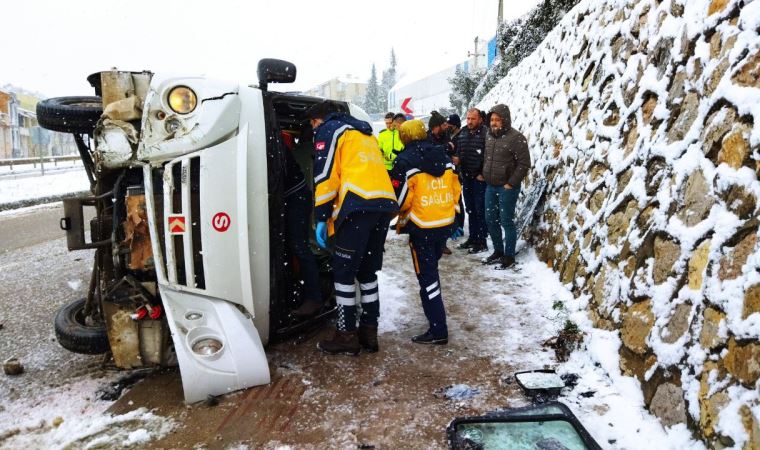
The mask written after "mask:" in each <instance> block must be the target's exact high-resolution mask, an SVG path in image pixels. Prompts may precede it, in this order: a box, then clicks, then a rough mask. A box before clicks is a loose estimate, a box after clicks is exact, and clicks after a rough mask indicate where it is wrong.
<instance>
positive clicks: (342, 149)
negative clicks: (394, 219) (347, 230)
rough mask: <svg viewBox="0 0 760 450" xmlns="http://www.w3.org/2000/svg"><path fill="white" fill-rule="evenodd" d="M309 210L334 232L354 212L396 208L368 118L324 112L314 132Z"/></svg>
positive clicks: (395, 209)
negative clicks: (364, 119)
mask: <svg viewBox="0 0 760 450" xmlns="http://www.w3.org/2000/svg"><path fill="white" fill-rule="evenodd" d="M314 148H315V153H314V154H315V158H314V186H315V187H314V203H315V209H314V215H315V218H316V220H317V221H318V222H327V223H328V231H329V233H330V234H333V233H334V232H335V230H336V229H337V228H338V227H340V224H341V223H342V221H343V219H345V218H346V217H347V216H348V215H349V214H351V213H353V212H357V211H384V212H388V213H395V212H397V211H398V204H397V203H396V195H395V194H394V193H393V186H392V185H391V180H390V177H389V176H388V171H387V170H386V169H385V165H384V163H383V157H382V154H381V153H380V150H379V148H378V145H377V140H376V139H375V137H374V136H373V135H372V128H371V127H370V125H369V124H368V123H367V122H363V121H361V120H358V119H355V118H354V117H351V116H349V115H346V114H329V115H328V116H327V117H325V121H324V123H322V125H320V126H319V127H317V129H316V133H315V136H314Z"/></svg>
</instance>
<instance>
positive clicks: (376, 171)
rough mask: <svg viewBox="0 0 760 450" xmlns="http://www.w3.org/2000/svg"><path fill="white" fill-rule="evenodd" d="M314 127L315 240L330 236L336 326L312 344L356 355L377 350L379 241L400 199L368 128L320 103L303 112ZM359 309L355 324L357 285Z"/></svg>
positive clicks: (323, 244) (323, 240) (324, 240)
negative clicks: (331, 236) (397, 198)
mask: <svg viewBox="0 0 760 450" xmlns="http://www.w3.org/2000/svg"><path fill="white" fill-rule="evenodd" d="M307 117H308V118H309V120H310V122H311V126H312V128H313V129H314V133H315V135H314V148H315V159H314V185H315V188H314V190H315V194H314V195H315V209H314V216H315V220H316V222H317V226H316V238H317V243H318V244H319V246H320V247H322V248H327V237H328V235H334V237H335V239H334V248H333V258H332V268H333V275H334V278H335V300H336V303H337V308H338V320H337V323H336V327H337V330H336V331H335V335H334V336H333V338H332V339H329V340H324V341H321V342H319V343H318V344H317V347H318V348H319V349H320V350H322V351H323V352H325V353H330V354H350V355H357V354H358V353H359V351H360V350H361V349H362V348H363V349H364V350H366V351H369V352H376V351H378V348H379V347H378V342H377V320H378V317H379V316H380V303H379V290H378V283H377V273H376V272H377V271H378V270H380V269H381V268H382V262H383V245H384V244H385V237H386V235H387V234H388V226H389V224H390V220H391V218H392V217H393V216H395V215H396V213H397V212H398V203H397V202H396V196H395V194H394V191H393V186H392V185H391V180H390V177H389V176H388V172H387V171H386V169H385V165H384V161H383V156H382V153H381V152H380V148H379V147H378V144H377V140H376V139H375V137H374V136H373V135H372V127H371V126H370V124H368V123H367V122H364V121H361V120H358V119H356V118H354V117H352V116H349V115H347V114H344V113H339V112H337V111H336V109H335V104H333V103H331V102H328V101H325V102H323V103H319V104H317V105H315V106H313V107H312V108H310V109H309V111H308V112H307ZM357 282H358V284H359V288H360V293H361V304H362V312H361V317H360V318H359V328H358V330H357V327H356V320H357V317H356V313H357V308H356V284H357Z"/></svg>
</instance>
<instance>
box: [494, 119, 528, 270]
mask: <svg viewBox="0 0 760 450" xmlns="http://www.w3.org/2000/svg"><path fill="white" fill-rule="evenodd" d="M489 116H490V125H491V126H490V128H489V130H488V134H487V135H486V148H485V156H484V157H483V178H484V179H485V181H486V224H487V225H488V234H490V235H491V241H492V242H493V253H492V254H491V255H490V256H488V258H486V260H485V263H488V264H490V263H499V268H500V269H506V268H508V267H511V266H513V265H514V263H515V246H516V245H517V230H516V228H515V222H514V217H515V207H516V206H517V197H518V196H519V195H520V183H521V182H522V180H523V178H525V176H526V175H527V174H528V170H530V167H531V160H530V152H529V150H528V141H527V139H525V136H523V135H522V133H520V132H519V131H517V130H515V129H514V128H512V117H511V115H510V113H509V108H508V107H507V105H503V104H498V105H496V106H494V107H493V108H491V110H490V111H489ZM502 229H503V231H504V233H503V235H502Z"/></svg>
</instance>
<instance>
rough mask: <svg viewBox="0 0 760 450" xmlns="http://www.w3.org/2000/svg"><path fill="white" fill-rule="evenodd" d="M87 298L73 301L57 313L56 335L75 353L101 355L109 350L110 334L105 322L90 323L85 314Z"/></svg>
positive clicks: (60, 341)
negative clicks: (107, 331)
mask: <svg viewBox="0 0 760 450" xmlns="http://www.w3.org/2000/svg"><path fill="white" fill-rule="evenodd" d="M84 303H85V299H83V298H82V299H79V300H76V301H73V302H71V303H69V304H67V305H65V306H63V307H62V308H61V309H59V310H58V312H57V313H56V314H55V320H54V322H55V336H56V337H57V338H58V343H59V344H61V347H63V348H65V349H66V350H69V351H72V352H74V353H83V354H85V355H99V354H101V353H105V352H107V351H108V350H109V349H110V348H111V347H110V345H109V344H108V334H107V333H106V327H105V325H103V324H97V325H92V324H88V323H87V321H86V320H85V316H84Z"/></svg>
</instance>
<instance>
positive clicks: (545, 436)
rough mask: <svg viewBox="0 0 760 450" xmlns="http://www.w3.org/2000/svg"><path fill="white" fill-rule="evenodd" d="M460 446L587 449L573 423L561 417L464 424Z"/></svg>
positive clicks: (459, 430)
mask: <svg viewBox="0 0 760 450" xmlns="http://www.w3.org/2000/svg"><path fill="white" fill-rule="evenodd" d="M456 436H457V437H456V439H457V443H456V444H457V446H456V447H455V448H461V449H483V450H489V449H510V450H523V449H524V450H528V449H530V450H536V449H539V450H586V449H587V447H586V445H585V444H584V443H583V440H582V439H581V437H580V436H579V435H578V433H577V432H576V431H575V428H573V426H572V424H570V423H569V422H566V421H564V420H548V421H541V422H495V423H464V424H460V425H459V426H458V427H457V434H456Z"/></svg>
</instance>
